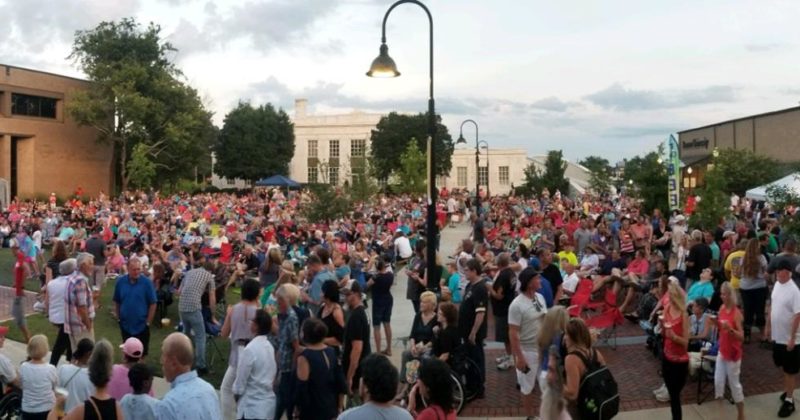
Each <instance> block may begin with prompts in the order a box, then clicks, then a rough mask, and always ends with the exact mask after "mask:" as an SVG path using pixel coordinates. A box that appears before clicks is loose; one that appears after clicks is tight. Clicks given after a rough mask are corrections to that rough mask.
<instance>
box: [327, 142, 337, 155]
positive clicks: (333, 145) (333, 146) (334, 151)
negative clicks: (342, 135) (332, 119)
mask: <svg viewBox="0 0 800 420" xmlns="http://www.w3.org/2000/svg"><path fill="white" fill-rule="evenodd" d="M328 157H330V158H332V159H338V158H339V140H331V144H330V156H328Z"/></svg>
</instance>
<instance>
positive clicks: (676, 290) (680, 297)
mask: <svg viewBox="0 0 800 420" xmlns="http://www.w3.org/2000/svg"><path fill="white" fill-rule="evenodd" d="M667 293H669V304H670V306H672V307H674V308H675V309H677V310H678V311H679V312H680V313H682V314H686V294H684V292H683V289H681V286H680V285H679V284H677V283H674V282H670V283H669V288H668V289H667Z"/></svg>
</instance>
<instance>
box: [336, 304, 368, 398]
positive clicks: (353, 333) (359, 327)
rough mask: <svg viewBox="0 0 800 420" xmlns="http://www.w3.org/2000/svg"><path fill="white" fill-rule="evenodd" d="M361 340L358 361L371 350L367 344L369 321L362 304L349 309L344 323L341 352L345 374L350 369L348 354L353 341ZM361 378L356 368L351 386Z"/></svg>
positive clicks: (351, 348) (350, 351)
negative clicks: (348, 314) (342, 348)
mask: <svg viewBox="0 0 800 420" xmlns="http://www.w3.org/2000/svg"><path fill="white" fill-rule="evenodd" d="M354 340H361V343H362V348H361V357H359V359H358V363H359V364H361V361H362V360H364V358H366V357H367V356H369V354H370V353H372V350H370V346H369V321H368V320H367V311H366V310H364V305H361V306H359V307H358V308H355V309H353V310H351V311H350V317H349V318H347V322H346V323H345V324H344V353H343V354H342V368H343V369H344V371H345V374H346V373H347V371H348V370H349V369H350V354H351V353H352V352H353V341H354ZM359 378H361V371H360V370H359V369H358V368H356V374H355V376H354V377H353V386H357V385H356V384H357V383H358V379H359Z"/></svg>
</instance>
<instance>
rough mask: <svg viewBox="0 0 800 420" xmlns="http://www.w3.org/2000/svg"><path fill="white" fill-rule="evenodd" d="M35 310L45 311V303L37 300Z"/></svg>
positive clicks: (34, 305)
mask: <svg viewBox="0 0 800 420" xmlns="http://www.w3.org/2000/svg"><path fill="white" fill-rule="evenodd" d="M33 310H34V311H36V312H44V303H42V302H36V303H34V304H33Z"/></svg>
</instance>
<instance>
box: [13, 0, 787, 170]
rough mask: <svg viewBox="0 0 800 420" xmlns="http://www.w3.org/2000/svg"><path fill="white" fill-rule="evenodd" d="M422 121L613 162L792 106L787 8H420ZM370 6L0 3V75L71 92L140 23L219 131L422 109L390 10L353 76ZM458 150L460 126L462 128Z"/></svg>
mask: <svg viewBox="0 0 800 420" xmlns="http://www.w3.org/2000/svg"><path fill="white" fill-rule="evenodd" d="M424 3H425V4H426V5H427V6H428V8H429V9H430V11H431V14H432V16H433V23H434V47H435V48H434V64H435V73H434V82H435V99H436V104H437V112H438V113H440V114H442V118H443V121H444V123H445V125H447V127H448V129H449V130H450V132H451V134H452V135H453V137H454V138H456V137H458V132H459V125H460V123H461V121H463V120H465V119H467V118H471V119H474V120H475V121H477V122H478V124H479V126H480V138H481V140H485V141H487V142H488V143H489V144H490V145H491V147H492V148H501V147H502V148H511V147H513V148H524V149H526V150H527V151H528V152H529V154H531V155H535V154H544V153H546V152H547V151H548V150H554V149H561V150H563V152H564V155H565V157H567V158H568V159H570V160H573V161H578V160H580V159H582V158H584V157H586V156H589V155H598V156H602V157H605V158H607V159H609V161H611V162H612V163H614V162H617V161H619V160H621V159H622V158H626V157H632V156H635V155H637V154H642V153H646V152H649V151H652V150H655V149H656V147H657V146H658V144H659V143H660V142H662V141H664V140H665V139H666V138H667V137H668V136H669V135H670V134H671V133H674V132H677V131H680V130H685V129H689V128H693V127H697V126H701V125H706V124H711V123H715V122H719V121H723V120H727V119H732V118H738V117H744V116H747V115H751V114H756V113H761V112H767V111H773V110H778V109H783V108H788V107H792V106H797V105H798V101H800V77H798V67H800V31H798V30H797V17H798V16H800V2H798V1H779V0H774V1H773V0H771V1H768V2H764V1H734V0H728V1H716V0H704V1H702V2H698V1H684V0H673V1H669V2H655V1H644V2H643V1H623V0H607V1H603V2H599V1H594V0H592V1H589V0H586V1H580V0H571V1H565V2H554V1H539V0H427V1H424ZM391 4H392V2H391V1H385V0H225V1H207V0H114V1H109V0H24V1H22V0H0V16H3V21H4V23H5V25H4V30H3V31H0V63H3V64H10V65H16V66H21V67H29V68H34V69H38V70H44V71H49V72H55V73H60V74H66V75H70V76H75V77H81V76H82V74H81V72H80V71H79V70H78V69H77V68H76V67H75V66H74V64H73V63H72V62H71V61H70V60H68V59H67V56H68V55H69V52H70V49H71V45H72V40H73V36H74V33H75V31H77V30H88V29H91V28H93V27H95V26H96V25H97V24H98V23H100V22H102V21H104V20H117V19H120V18H123V17H135V18H136V19H137V20H138V21H139V22H141V23H143V24H147V23H149V22H154V23H157V24H158V25H160V26H161V29H162V32H161V34H162V36H163V38H164V39H165V41H168V42H170V43H171V44H172V45H173V46H174V47H175V48H177V49H178V51H177V52H175V53H173V54H172V56H171V59H172V60H173V61H174V62H175V63H176V64H177V66H178V67H179V68H180V69H181V70H182V72H183V74H184V77H185V79H186V82H188V83H189V84H190V85H191V86H193V87H194V88H196V89H197V90H198V91H199V93H200V95H201V97H202V99H203V101H204V103H205V105H206V106H207V107H208V108H209V109H210V110H211V111H213V112H214V122H215V123H216V124H217V125H218V126H221V125H222V122H223V120H224V116H225V114H226V113H227V112H228V111H230V110H231V109H232V108H233V107H235V106H236V104H237V103H238V102H239V101H249V102H251V103H252V104H254V105H258V104H262V103H266V102H270V103H272V104H274V105H276V106H279V107H282V108H283V109H285V110H286V111H287V112H289V113H290V115H291V114H292V113H293V111H294V99H295V98H300V97H302V98H306V99H308V101H309V111H310V112H317V113H341V112H349V111H352V110H355V109H357V110H362V111H365V112H388V111H399V112H424V111H425V110H426V109H427V96H428V34H429V32H428V30H429V29H428V22H427V19H426V17H425V14H424V12H423V11H422V9H420V8H418V7H416V6H414V5H412V4H404V5H401V6H399V7H398V8H396V9H395V10H394V11H393V12H392V14H391V15H390V17H389V20H388V25H387V44H388V45H389V53H390V55H391V56H392V57H393V58H394V60H395V62H396V63H397V66H398V69H399V70H400V72H401V73H402V76H401V77H398V78H395V79H371V78H368V77H366V76H365V74H364V73H365V72H366V71H367V70H368V67H369V64H370V63H371V62H372V60H373V59H374V58H375V56H377V54H378V48H379V46H380V31H381V21H382V19H383V16H384V13H385V12H386V10H387V9H388V7H389V6H390V5H391ZM464 130H465V131H464V136H465V137H466V138H467V139H468V141H469V143H470V144H474V143H473V142H474V135H475V133H474V128H473V127H472V126H471V125H466V126H465V127H464Z"/></svg>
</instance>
